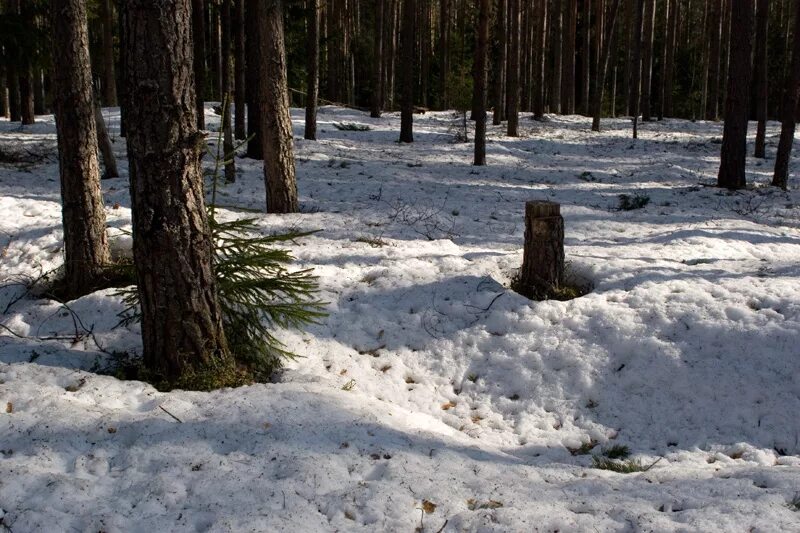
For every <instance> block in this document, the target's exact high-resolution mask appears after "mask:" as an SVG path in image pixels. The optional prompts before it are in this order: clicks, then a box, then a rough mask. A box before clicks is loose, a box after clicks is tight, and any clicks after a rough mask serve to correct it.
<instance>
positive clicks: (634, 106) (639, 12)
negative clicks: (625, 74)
mask: <svg viewBox="0 0 800 533" xmlns="http://www.w3.org/2000/svg"><path fill="white" fill-rule="evenodd" d="M634 1H635V2H636V5H635V8H634V16H633V19H634V22H633V43H634V47H633V51H632V52H631V81H630V91H631V92H630V96H629V100H630V102H631V110H630V111H631V115H633V138H634V139H637V138H638V137H639V103H640V101H639V95H640V87H641V80H640V77H641V73H642V59H641V58H642V56H641V49H642V46H641V42H642V19H643V18H644V13H643V12H644V0H634Z"/></svg>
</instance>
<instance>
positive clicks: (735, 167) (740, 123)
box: [717, 0, 753, 189]
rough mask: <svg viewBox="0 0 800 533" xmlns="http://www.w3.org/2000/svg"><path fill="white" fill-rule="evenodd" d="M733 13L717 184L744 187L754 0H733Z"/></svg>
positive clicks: (728, 186)
mask: <svg viewBox="0 0 800 533" xmlns="http://www.w3.org/2000/svg"><path fill="white" fill-rule="evenodd" d="M731 7H732V9H733V11H732V14H731V25H732V27H731V41H730V49H731V58H730V65H729V67H728V97H727V99H726V102H725V127H724V129H723V133H722V150H721V154H720V166H719V174H718V176H717V185H718V186H720V187H727V188H729V189H741V188H743V187H744V186H745V185H746V181H745V160H746V158H747V118H748V104H749V101H750V73H751V70H752V69H751V64H750V59H751V54H752V52H753V2H752V0H733V2H732V6H731Z"/></svg>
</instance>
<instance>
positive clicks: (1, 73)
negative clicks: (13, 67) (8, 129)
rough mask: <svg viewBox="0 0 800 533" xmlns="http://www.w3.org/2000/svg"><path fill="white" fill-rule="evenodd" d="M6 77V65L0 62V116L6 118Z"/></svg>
mask: <svg viewBox="0 0 800 533" xmlns="http://www.w3.org/2000/svg"><path fill="white" fill-rule="evenodd" d="M8 113H9V111H8V78H7V77H6V65H5V63H2V64H0V117H5V118H8Z"/></svg>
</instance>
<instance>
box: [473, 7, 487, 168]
mask: <svg viewBox="0 0 800 533" xmlns="http://www.w3.org/2000/svg"><path fill="white" fill-rule="evenodd" d="M477 3H478V6H477V7H478V27H477V39H476V41H477V42H476V46H475V49H476V52H475V53H476V56H475V57H476V58H477V59H478V64H477V67H478V68H477V69H476V70H475V87H476V88H477V91H478V95H479V103H478V115H477V116H476V117H475V154H474V159H473V164H474V165H476V166H483V165H485V164H486V70H487V65H486V62H487V55H488V50H487V48H488V43H489V12H490V10H491V4H490V0H477Z"/></svg>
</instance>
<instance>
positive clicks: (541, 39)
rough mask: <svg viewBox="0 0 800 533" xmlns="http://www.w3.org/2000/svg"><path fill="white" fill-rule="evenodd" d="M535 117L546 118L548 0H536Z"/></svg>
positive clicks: (538, 118) (534, 39)
mask: <svg viewBox="0 0 800 533" xmlns="http://www.w3.org/2000/svg"><path fill="white" fill-rule="evenodd" d="M533 41H534V49H535V52H534V57H533V117H534V118H535V119H536V120H541V119H542V118H544V105H545V100H544V97H545V91H546V87H545V84H546V83H547V80H546V78H545V52H546V50H547V0H536V28H535V29H534V32H533Z"/></svg>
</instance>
